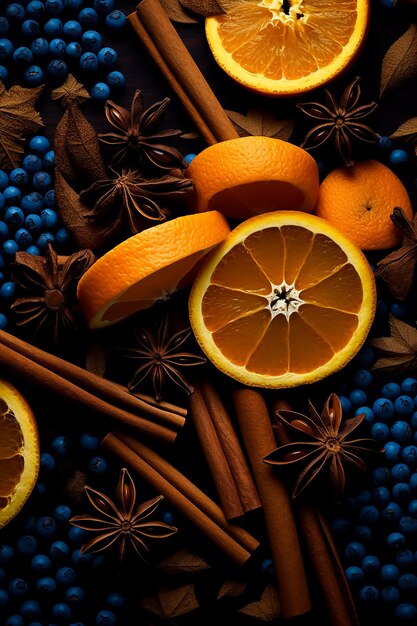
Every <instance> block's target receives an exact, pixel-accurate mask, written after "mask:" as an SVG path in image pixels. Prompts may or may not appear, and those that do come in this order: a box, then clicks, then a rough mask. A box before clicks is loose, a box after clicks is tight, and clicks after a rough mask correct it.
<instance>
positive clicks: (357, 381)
mask: <svg viewBox="0 0 417 626" xmlns="http://www.w3.org/2000/svg"><path fill="white" fill-rule="evenodd" d="M372 380H373V377H372V374H371V372H370V371H369V370H366V369H361V370H357V371H356V372H355V373H354V375H353V379H352V382H353V384H354V385H356V387H359V388H360V389H366V388H367V387H369V386H370V385H371V384H372Z"/></svg>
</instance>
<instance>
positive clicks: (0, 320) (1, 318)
mask: <svg viewBox="0 0 417 626" xmlns="http://www.w3.org/2000/svg"><path fill="white" fill-rule="evenodd" d="M7 326H8V321H7V317H6V316H5V315H4V313H0V329H1V330H4V329H5V328H7Z"/></svg>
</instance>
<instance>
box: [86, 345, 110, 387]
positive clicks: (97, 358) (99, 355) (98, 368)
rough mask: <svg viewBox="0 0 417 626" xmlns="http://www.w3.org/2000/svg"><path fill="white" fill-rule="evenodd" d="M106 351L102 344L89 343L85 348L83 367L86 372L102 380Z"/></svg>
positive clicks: (104, 371) (104, 370)
mask: <svg viewBox="0 0 417 626" xmlns="http://www.w3.org/2000/svg"><path fill="white" fill-rule="evenodd" d="M106 362H107V351H106V349H105V348H104V346H103V344H102V343H98V342H97V343H91V344H90V345H89V346H88V348H87V354H86V357H85V367H86V370H87V371H88V372H91V373H92V374H96V375H97V376H101V377H102V378H104V375H105V373H106Z"/></svg>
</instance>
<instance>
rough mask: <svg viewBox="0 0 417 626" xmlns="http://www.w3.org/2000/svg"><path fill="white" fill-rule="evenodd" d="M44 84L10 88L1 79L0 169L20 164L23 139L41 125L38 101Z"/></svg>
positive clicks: (11, 167)
mask: <svg viewBox="0 0 417 626" xmlns="http://www.w3.org/2000/svg"><path fill="white" fill-rule="evenodd" d="M42 91H43V87H34V88H33V89H27V88H26V87H20V85H13V87H10V89H9V90H8V91H7V89H6V87H5V86H4V85H3V83H2V82H1V80H0V128H1V132H0V168H1V169H5V170H7V171H8V170H12V169H13V168H15V167H18V166H19V165H20V160H21V157H22V155H23V153H24V149H23V145H22V144H23V142H24V138H25V137H27V136H28V135H30V134H32V133H34V132H35V131H37V130H39V128H42V126H43V125H44V124H43V121H42V118H41V116H40V115H39V113H38V112H37V111H36V109H35V104H36V102H37V100H38V98H39V96H40V95H41V93H42Z"/></svg>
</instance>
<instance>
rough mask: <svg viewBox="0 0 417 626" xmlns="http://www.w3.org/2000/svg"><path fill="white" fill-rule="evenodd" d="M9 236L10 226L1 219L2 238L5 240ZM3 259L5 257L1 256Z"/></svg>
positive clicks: (0, 230) (0, 234)
mask: <svg viewBox="0 0 417 626" xmlns="http://www.w3.org/2000/svg"><path fill="white" fill-rule="evenodd" d="M8 236H9V227H8V226H7V224H6V222H2V221H0V240H2V241H5V240H6V239H7V238H8ZM0 258H1V259H3V257H1V256H0ZM2 267H4V260H3V264H2Z"/></svg>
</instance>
